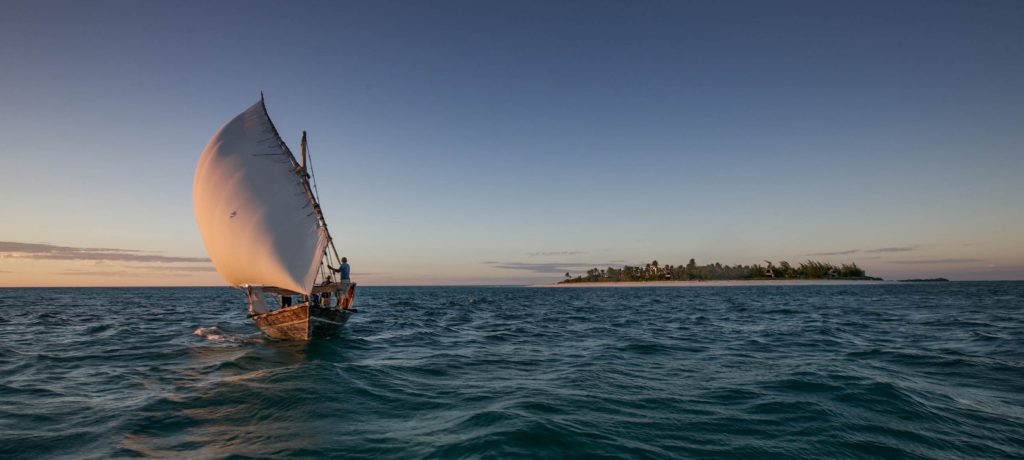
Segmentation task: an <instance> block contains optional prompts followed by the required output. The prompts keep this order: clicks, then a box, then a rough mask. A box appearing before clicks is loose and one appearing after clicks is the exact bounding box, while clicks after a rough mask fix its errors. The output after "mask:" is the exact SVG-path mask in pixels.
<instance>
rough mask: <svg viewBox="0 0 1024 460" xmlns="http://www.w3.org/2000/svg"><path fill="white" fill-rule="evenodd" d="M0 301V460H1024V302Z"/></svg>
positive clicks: (526, 295) (927, 296) (641, 291)
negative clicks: (308, 316) (303, 323)
mask: <svg viewBox="0 0 1024 460" xmlns="http://www.w3.org/2000/svg"><path fill="white" fill-rule="evenodd" d="M359 299H360V304H359V309H360V313H358V314H356V315H355V316H354V317H353V319H352V320H351V321H350V322H349V323H348V325H347V326H346V327H345V329H344V330H343V333H342V334H341V336H340V337H338V338H336V339H333V340H327V341H314V342H310V343H293V342H281V341H275V340H271V339H268V338H266V337H265V336H263V335H262V334H261V333H259V331H257V330H256V328H255V327H254V326H253V324H252V323H251V321H249V320H247V319H246V317H245V308H244V305H243V299H242V298H241V296H240V294H239V293H238V292H237V291H234V290H230V289H220V288H200V289H182V288H167V289H158V288H153V289H0V317H2V318H3V319H4V320H3V321H0V457H3V458H19V457H40V456H43V457H61V456H65V457H69V458H83V457H84V458H90V457H91V458H107V457H111V456H163V457H192V458H195V457H201V458H203V457H207V458H208V457H214V458H216V457H225V456H232V455H235V456H250V457H325V456H345V457H375V458H378V457H392V458H409V457H425V456H432V457H443V458H447V457H476V456H483V457H494V458H506V457H563V456H573V457H594V456H616V457H623V456H625V457H719V458H735V457H779V458H860V457H887V458H889V457H901V458H1020V457H1022V456H1024V283H948V284H919V285H910V284H901V285H853V286H757V287H704V288H701V289H685V288H681V289H667V288H655V289H645V288H636V289H610V288H597V289H564V290H562V289H558V290H550V289H528V288H362V289H361V291H360V296H359Z"/></svg>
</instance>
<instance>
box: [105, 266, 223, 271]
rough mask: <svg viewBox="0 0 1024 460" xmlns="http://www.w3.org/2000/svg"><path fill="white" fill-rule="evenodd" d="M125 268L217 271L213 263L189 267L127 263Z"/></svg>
mask: <svg viewBox="0 0 1024 460" xmlns="http://www.w3.org/2000/svg"><path fill="white" fill-rule="evenodd" d="M124 268H127V269H130V270H146V271H159V272H168V271H172V272H215V271H217V269H216V268H214V267H213V265H200V266H189V267H175V266H168V265H125V266H124Z"/></svg>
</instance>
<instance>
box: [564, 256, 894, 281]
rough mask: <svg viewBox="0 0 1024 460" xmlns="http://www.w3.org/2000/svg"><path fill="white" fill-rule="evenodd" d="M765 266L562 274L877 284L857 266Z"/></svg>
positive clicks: (630, 268) (593, 277) (669, 267)
mask: <svg viewBox="0 0 1024 460" xmlns="http://www.w3.org/2000/svg"><path fill="white" fill-rule="evenodd" d="M765 263H766V265H760V264H754V265H722V264H720V263H717V262H716V263H714V264H708V265H697V262H696V261H695V260H693V259H690V261H689V263H687V264H686V265H661V264H659V263H658V261H657V260H654V261H651V263H649V264H645V265H644V266H633V265H625V266H623V267H622V268H615V267H608V268H605V269H599V268H592V269H590V270H587V272H586V274H584V275H577V276H575V277H573V276H572V275H571V274H570V273H566V274H565V280H563V281H562V283H600V282H622V281H666V280H683V281H686V280H759V279H856V280H877V279H880V278H873V277H870V276H867V273H865V272H864V269H862V268H860V267H858V266H857V264H856V263H849V264H840V265H833V264H831V263H828V262H820V261H816V260H808V261H806V262H800V263H799V264H798V265H792V264H790V263H789V262H787V261H781V262H779V263H778V265H775V264H773V263H772V262H770V261H767V260H766V261H765Z"/></svg>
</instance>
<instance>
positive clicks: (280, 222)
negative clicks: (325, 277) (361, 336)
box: [192, 98, 327, 294]
mask: <svg viewBox="0 0 1024 460" xmlns="http://www.w3.org/2000/svg"><path fill="white" fill-rule="evenodd" d="M297 168H298V165H297V163H296V162H295V157H294V156H292V153H291V151H289V150H288V147H287V146H286V145H285V144H284V141H282V140H281V137H280V136H279V135H278V133H277V129H276V128H274V124H273V123H272V122H271V121H270V117H269V116H268V115H267V110H266V107H265V106H264V105H263V100H262V98H261V100H260V101H259V102H257V103H255V104H253V105H252V107H249V108H248V109H247V110H246V111H245V112H242V114H240V115H238V116H237V117H235V118H234V119H233V120H231V121H229V122H228V123H227V124H226V125H224V127H223V128H221V129H220V131H218V132H217V134H215V135H214V136H213V138H212V139H210V143H209V144H207V145H206V149H205V150H203V154H202V156H200V158H199V165H198V166H197V167H196V178H195V183H194V185H193V189H192V201H193V206H194V208H195V213H196V222H197V223H198V224H199V233H200V234H202V236H203V243H204V244H205V245H206V252H207V254H209V255H210V259H211V260H212V261H213V265H214V266H215V267H217V272H219V273H220V275H221V276H222V277H223V278H224V280H225V281H227V282H228V283H230V284H231V285H233V286H243V285H253V286H276V287H279V288H282V289H287V290H289V291H294V292H296V293H301V294H305V293H309V292H310V290H311V289H312V287H313V280H314V278H315V277H316V273H317V269H318V267H319V265H320V258H321V255H322V254H323V252H324V248H325V247H326V245H327V230H326V228H324V227H322V226H321V224H320V220H319V217H318V215H317V213H316V211H315V209H314V203H313V202H312V201H311V199H310V197H309V195H308V194H307V193H306V188H305V185H304V183H303V179H302V176H300V175H299V173H298V172H297V171H298V169H297Z"/></svg>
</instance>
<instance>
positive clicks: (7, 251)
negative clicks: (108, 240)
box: [0, 241, 210, 263]
mask: <svg viewBox="0 0 1024 460" xmlns="http://www.w3.org/2000/svg"><path fill="white" fill-rule="evenodd" d="M0 258H13V259H33V260H91V261H120V262H156V263H200V262H209V261H210V259H208V258H206V257H172V256H164V255H160V254H156V253H154V252H153V251H141V250H136V249H112V248H79V247H72V246H57V245H53V244H44V243H18V242H14V241H0Z"/></svg>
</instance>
